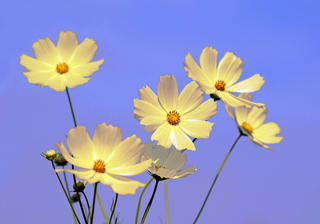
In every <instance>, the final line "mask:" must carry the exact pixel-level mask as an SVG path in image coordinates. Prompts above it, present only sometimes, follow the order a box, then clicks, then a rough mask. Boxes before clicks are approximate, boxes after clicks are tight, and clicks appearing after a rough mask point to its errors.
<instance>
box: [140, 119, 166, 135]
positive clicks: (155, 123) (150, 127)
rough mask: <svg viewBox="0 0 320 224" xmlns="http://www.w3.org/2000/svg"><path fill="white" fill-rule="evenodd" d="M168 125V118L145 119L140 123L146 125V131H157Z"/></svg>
mask: <svg viewBox="0 0 320 224" xmlns="http://www.w3.org/2000/svg"><path fill="white" fill-rule="evenodd" d="M165 123H168V122H167V119H166V117H164V116H163V117H145V118H143V119H142V120H141V121H140V124H142V125H145V126H146V127H145V128H144V130H145V131H155V130H157V128H159V127H160V126H161V125H163V124H165Z"/></svg>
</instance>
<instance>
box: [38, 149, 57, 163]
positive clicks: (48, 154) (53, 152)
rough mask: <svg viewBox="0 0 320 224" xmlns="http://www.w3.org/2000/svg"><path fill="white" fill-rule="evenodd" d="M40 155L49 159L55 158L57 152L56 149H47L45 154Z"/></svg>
mask: <svg viewBox="0 0 320 224" xmlns="http://www.w3.org/2000/svg"><path fill="white" fill-rule="evenodd" d="M41 156H42V157H43V158H45V159H47V160H49V161H52V160H54V159H56V158H57V157H58V156H59V154H57V152H56V150H53V149H49V150H48V151H47V152H46V153H45V154H44V153H42V154H41Z"/></svg>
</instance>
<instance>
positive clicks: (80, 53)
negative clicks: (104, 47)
mask: <svg viewBox="0 0 320 224" xmlns="http://www.w3.org/2000/svg"><path fill="white" fill-rule="evenodd" d="M97 49H98V45H97V44H96V42H95V41H94V40H93V39H90V38H88V37H87V38H85V39H84V40H83V42H82V43H81V44H79V45H78V46H77V47H76V49H75V50H74V52H73V54H72V56H71V58H70V60H69V64H70V66H71V67H74V66H78V65H82V64H86V63H88V62H90V61H92V59H93V58H94V56H95V55H96V52H97Z"/></svg>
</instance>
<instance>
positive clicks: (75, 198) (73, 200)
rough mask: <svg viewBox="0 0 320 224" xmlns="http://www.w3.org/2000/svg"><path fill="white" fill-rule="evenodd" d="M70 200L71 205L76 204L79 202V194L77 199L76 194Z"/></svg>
mask: <svg viewBox="0 0 320 224" xmlns="http://www.w3.org/2000/svg"><path fill="white" fill-rule="evenodd" d="M70 200H71V202H72V203H76V202H78V201H80V194H79V197H78V194H74V195H72V196H71V198H70Z"/></svg>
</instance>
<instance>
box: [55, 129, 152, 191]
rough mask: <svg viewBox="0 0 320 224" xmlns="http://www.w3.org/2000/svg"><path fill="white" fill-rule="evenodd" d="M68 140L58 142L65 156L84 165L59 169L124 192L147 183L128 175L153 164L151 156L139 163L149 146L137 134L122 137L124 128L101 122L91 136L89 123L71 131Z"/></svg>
mask: <svg viewBox="0 0 320 224" xmlns="http://www.w3.org/2000/svg"><path fill="white" fill-rule="evenodd" d="M67 144H68V147H69V150H70V153H71V154H72V155H73V157H72V156H71V155H70V154H69V152H68V150H67V149H66V147H65V146H64V144H63V143H62V142H60V143H57V144H56V147H58V148H59V150H60V152H61V153H62V155H63V157H64V158H65V159H66V160H67V161H68V162H69V163H71V164H73V165H75V166H77V167H80V168H81V169H74V170H71V169H56V170H55V171H56V172H61V171H67V172H69V173H72V174H75V175H76V176H77V177H78V178H79V179H82V180H84V181H87V182H88V183H89V184H93V183H96V182H100V183H102V184H104V185H108V186H109V187H110V188H111V189H112V190H113V191H114V192H116V193H118V194H122V195H126V194H135V193H136V190H137V188H138V187H144V186H145V184H144V183H141V182H139V181H136V180H133V179H130V178H127V177H126V176H134V175H137V174H140V173H143V172H145V171H146V170H147V169H148V168H149V167H150V166H151V163H152V161H151V159H150V160H145V161H143V162H141V163H138V164H137V162H139V161H140V159H141V157H142V155H143V153H144V152H145V146H144V145H143V144H142V141H141V139H140V138H138V137H137V136H136V135H132V136H131V137H128V138H126V139H125V140H123V141H122V132H121V129H120V128H118V127H113V126H112V125H108V126H107V125H106V123H103V124H98V125H97V127H96V130H95V133H94V135H93V138H92V140H91V138H90V136H89V135H88V133H87V130H86V127H84V126H78V127H76V128H73V129H71V130H70V131H69V132H68V135H67Z"/></svg>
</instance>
